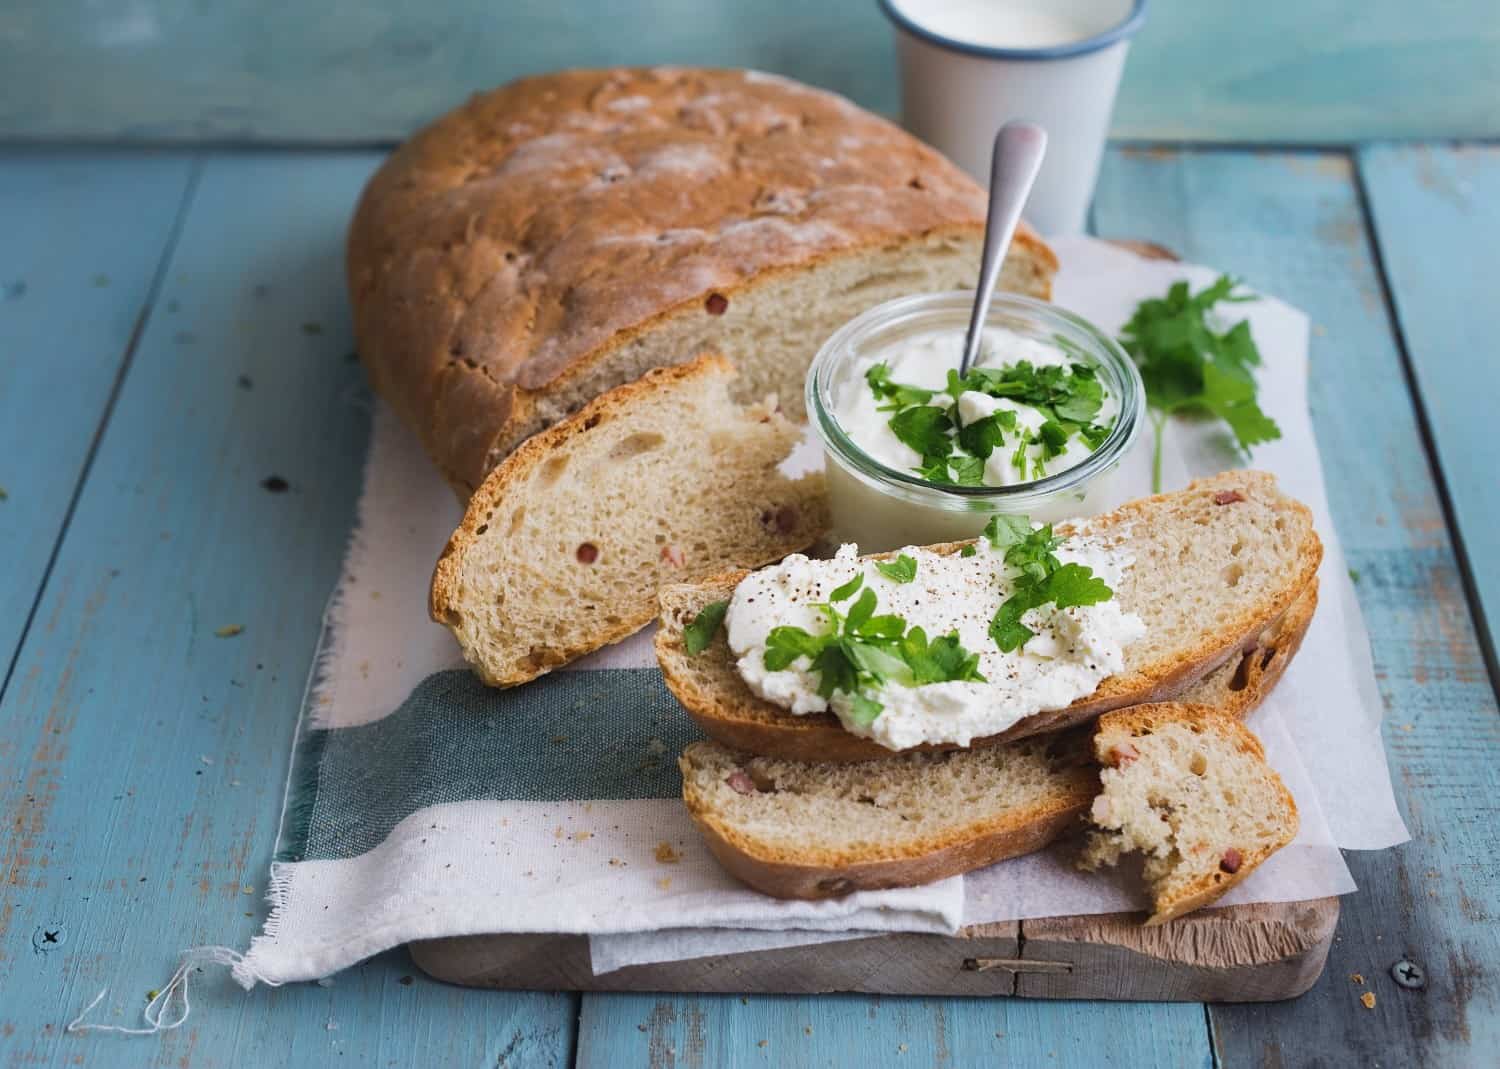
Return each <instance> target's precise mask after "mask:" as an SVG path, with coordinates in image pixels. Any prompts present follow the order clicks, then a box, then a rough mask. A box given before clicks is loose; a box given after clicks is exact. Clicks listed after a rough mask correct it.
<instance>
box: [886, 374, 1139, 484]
mask: <svg viewBox="0 0 1500 1069" xmlns="http://www.w3.org/2000/svg"><path fill="white" fill-rule="evenodd" d="M865 381H866V383H868V384H869V387H870V390H871V392H872V393H874V395H875V399H876V401H877V402H879V405H878V410H879V411H881V412H889V413H891V418H890V421H889V423H888V426H889V427H890V429H891V433H892V434H894V435H895V436H896V438H897V440H899V441H900V442H902V443H903V444H904V445H906V446H907V447H908V448H910V449H911V450H912V451H913V452H914V453H916V454H917V455H918V456H920V457H921V462H920V463H919V464H918V465H917V466H916V467H914V468H913V469H912V470H913V471H914V472H916V474H918V475H920V476H922V478H924V479H926V480H927V481H929V482H934V483H938V484H940V485H951V486H983V485H984V466H985V462H986V461H988V460H989V459H990V457H991V456H992V455H993V454H994V453H995V451H996V450H998V449H1002V448H1008V449H1010V450H1011V452H1010V463H1011V465H1012V466H1013V467H1014V468H1015V469H1016V473H1017V474H1018V475H1019V476H1020V478H1021V479H1022V480H1026V479H1039V478H1041V477H1042V476H1044V475H1046V474H1047V462H1048V461H1050V460H1054V459H1056V458H1057V457H1058V456H1061V455H1062V453H1063V452H1065V451H1066V449H1067V447H1068V442H1069V440H1070V439H1072V438H1074V437H1075V436H1076V437H1078V438H1079V439H1081V440H1082V441H1083V442H1084V443H1085V444H1086V445H1087V446H1088V447H1089V449H1090V450H1094V449H1098V448H1099V446H1100V445H1102V444H1103V443H1104V439H1105V438H1107V437H1108V436H1109V432H1110V430H1111V429H1112V426H1111V425H1104V424H1099V423H1096V422H1095V420H1096V418H1097V417H1098V415H1099V411H1100V409H1101V408H1102V407H1103V404H1104V384H1103V383H1102V382H1100V381H1099V376H1098V374H1097V373H1096V372H1095V370H1094V368H1093V367H1092V366H1091V365H1090V364H1087V363H1083V362H1081V361H1080V362H1075V363H1071V364H1069V365H1068V366H1066V367H1064V366H1061V365H1056V366H1053V365H1044V366H1041V367H1038V366H1035V365H1033V364H1032V363H1031V362H1030V361H1029V360H1021V361H1019V362H1017V363H1014V364H1010V365H1007V366H1005V367H976V368H971V369H970V370H969V373H968V374H967V375H964V376H960V375H959V374H958V372H957V371H951V370H950V371H949V372H948V384H947V386H946V387H944V388H943V389H942V390H928V389H924V388H923V387H920V386H910V385H907V384H904V383H899V382H896V381H894V380H893V379H892V378H891V369H890V365H888V364H886V363H884V362H881V363H878V364H875V365H873V366H872V367H871V368H870V369H869V370H868V371H866V372H865ZM965 393H977V394H983V395H984V396H986V397H995V398H1005V399H1007V400H1010V401H1013V402H1015V403H1017V404H1025V405H1029V406H1031V407H1032V408H1034V409H1036V410H1037V412H1038V413H1040V415H1041V416H1042V423H1041V425H1040V426H1039V427H1038V428H1037V429H1036V430H1034V431H1032V430H1028V429H1026V428H1024V427H1020V426H1018V421H1017V419H1016V413H1015V412H1014V411H1013V410H1010V409H1000V410H998V411H996V412H993V413H991V414H990V415H987V416H983V417H981V418H980V419H976V420H974V421H973V422H971V423H968V424H965V423H963V422H962V420H960V419H959V415H958V399H959V397H960V396H962V395H963V394H965ZM1033 446H1037V447H1040V456H1038V457H1035V458H1032V457H1031V456H1030V454H1029V452H1028V450H1029V449H1030V448H1031V447H1033Z"/></svg>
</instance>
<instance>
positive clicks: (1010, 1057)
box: [575, 995, 1212, 1069]
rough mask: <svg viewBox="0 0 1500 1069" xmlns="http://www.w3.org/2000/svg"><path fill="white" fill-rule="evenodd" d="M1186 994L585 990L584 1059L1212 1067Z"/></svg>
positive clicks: (621, 1063) (668, 1068)
mask: <svg viewBox="0 0 1500 1069" xmlns="http://www.w3.org/2000/svg"><path fill="white" fill-rule="evenodd" d="M1204 1033H1205V1029H1204V1027H1203V1009H1202V1007H1200V1006H1198V1005H1196V1004H1187V1003H1137V1004H1132V1003H1124V1002H1103V1003H1068V1002H1042V1001H1036V1000H1030V999H1005V998H992V999H963V998H882V997H863V996H858V995H819V996H808V995H752V996H743V995H742V996H735V995H694V996H689V997H678V998H672V997H666V996H658V995H586V996H584V1000H583V1013H582V1016H581V1017H580V1019H579V1024H578V1056H577V1061H576V1062H575V1065H576V1066H577V1067H578V1069H603V1067H609V1069H614V1067H621V1069H627V1067H631V1066H649V1067H650V1069H701V1067H711V1069H718V1067H729V1066H819V1067H823V1066H829V1067H835V1069H837V1067H843V1066H849V1067H856V1069H868V1067H871V1066H901V1065H912V1066H935V1067H943V1069H954V1067H957V1069H964V1067H968V1066H981V1065H1016V1066H1040V1065H1045V1066H1058V1067H1063V1069H1066V1067H1068V1066H1077V1067H1079V1069H1098V1067H1099V1066H1102V1065H1111V1066H1151V1067H1153V1069H1155V1067H1158V1066H1159V1067H1163V1069H1165V1067H1169V1066H1171V1067H1176V1066H1194V1067H1203V1069H1207V1067H1208V1066H1210V1065H1212V1061H1211V1056H1210V1053H1209V1050H1208V1042H1207V1038H1206V1036H1205V1034H1204Z"/></svg>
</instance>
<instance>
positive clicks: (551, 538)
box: [431, 356, 828, 686]
mask: <svg viewBox="0 0 1500 1069" xmlns="http://www.w3.org/2000/svg"><path fill="white" fill-rule="evenodd" d="M733 381H734V369H733V368H732V367H730V366H729V363H728V362H727V361H726V360H724V358H723V357H718V356H704V357H699V358H698V359H697V360H694V361H692V362H691V363H688V364H679V365H677V366H675V367H669V368H658V369H657V370H655V371H651V372H648V373H647V374H646V375H645V376H644V377H642V378H641V380H640V381H639V382H632V383H628V384H626V385H624V386H619V387H616V388H615V389H613V390H610V391H609V392H608V393H606V394H604V395H602V396H600V397H598V398H595V399H594V400H593V401H591V402H590V403H589V404H588V405H586V406H585V407H584V408H583V409H582V410H581V411H579V412H577V413H575V414H574V415H572V416H570V417H568V418H567V419H565V420H563V421H562V422H561V423H557V424H555V425H553V426H551V427H549V428H547V429H546V430H545V431H542V432H541V433H540V434H537V435H535V436H534V437H532V438H531V439H530V440H528V441H527V442H525V443H524V444H523V445H522V446H521V447H520V448H519V449H517V450H516V451H515V452H513V453H511V454H510V456H508V457H507V458H506V459H505V461H504V462H503V463H502V464H501V465H500V467H498V468H496V469H495V470H494V471H493V472H492V473H491V474H490V476H489V478H487V479H486V480H485V481H484V483H483V485H481V486H480V488H479V490H478V492H477V493H475V494H474V496H473V497H472V498H471V499H470V500H469V507H468V510H467V512H466V513H465V515H464V518H463V522H461V523H460V524H459V527H458V530H457V531H455V532H454V533H453V537H452V538H450V539H449V540H448V545H447V548H446V549H444V550H443V555H442V557H441V558H440V559H439V560H438V563H437V568H436V569H435V570H434V572H433V579H432V603H431V610H432V617H433V619H434V620H437V621H438V622H439V623H442V624H445V625H446V626H447V627H448V628H449V629H450V630H452V632H453V633H454V635H455V636H457V638H458V642H459V645H460V646H461V647H462V648H463V651H464V656H465V657H467V658H468V660H469V662H470V663H471V664H472V665H473V666H474V670H475V671H476V672H477V673H478V674H479V676H480V678H482V679H483V680H484V681H485V682H486V683H489V684H491V685H495V686H511V685H514V684H516V683H524V682H526V681H527V680H529V679H533V678H535V677H536V676H538V675H541V674H542V673H543V672H547V671H550V670H551V669H553V668H556V667H557V666H558V665H561V664H566V663H567V662H568V661H571V660H573V659H574V658H577V657H580V656H582V655H583V654H585V653H588V652H590V651H592V650H596V649H598V648H599V647H601V646H604V645H607V644H609V643H611V642H618V641H619V640H620V639H622V638H625V637H626V636H627V635H631V634H633V633H635V632H636V631H639V630H640V629H641V628H642V627H644V626H646V624H648V623H649V622H650V621H651V618H652V617H653V616H655V615H656V591H657V587H658V586H659V585H660V584H662V583H663V582H668V581H676V580H681V579H684V578H689V579H690V578H693V577H699V576H705V575H713V574H715V573H717V572H721V571H723V570H724V569H725V568H729V567H736V566H746V565H750V566H754V565H757V564H767V563H770V562H771V561H775V560H780V559H781V558H782V557H784V556H786V555H787V554H788V553H792V552H795V551H796V550H799V549H804V548H806V547H807V546H808V545H809V544H810V543H812V542H814V541H816V540H817V538H818V537H819V536H820V535H821V534H822V533H823V529H824V527H825V526H826V525H827V520H828V516H827V503H826V500H825V496H824V493H823V477H822V476H821V475H820V474H812V475H807V476H804V477H802V478H800V479H789V478H787V477H786V476H784V475H782V474H781V472H780V471H779V470H778V465H779V464H780V463H781V461H782V460H784V459H785V458H786V456H787V454H788V453H790V452H791V450H792V448H793V446H794V445H795V444H796V442H797V441H798V439H799V438H800V437H801V431H800V429H799V428H798V427H797V426H795V425H794V424H792V423H791V422H789V421H788V420H787V419H786V418H785V417H784V416H782V415H781V414H779V413H777V412H774V411H772V410H771V409H769V408H767V407H765V406H764V405H761V406H749V407H742V406H740V405H738V404H736V403H735V402H734V401H732V400H731V399H730V396H729V386H730V384H731V383H732V382H733Z"/></svg>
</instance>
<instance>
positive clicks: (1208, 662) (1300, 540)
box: [656, 471, 1323, 761]
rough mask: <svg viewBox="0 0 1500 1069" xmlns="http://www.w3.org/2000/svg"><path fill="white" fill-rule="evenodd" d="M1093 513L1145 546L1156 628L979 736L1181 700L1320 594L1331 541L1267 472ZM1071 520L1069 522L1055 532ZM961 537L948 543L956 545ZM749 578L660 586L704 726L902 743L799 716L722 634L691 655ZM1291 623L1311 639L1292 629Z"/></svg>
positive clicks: (951, 548) (821, 743) (662, 650)
mask: <svg viewBox="0 0 1500 1069" xmlns="http://www.w3.org/2000/svg"><path fill="white" fill-rule="evenodd" d="M1087 522H1088V529H1089V532H1090V534H1091V535H1092V536H1094V537H1095V538H1098V539H1100V540H1101V541H1102V542H1103V543H1104V544H1106V545H1118V546H1119V547H1121V548H1122V549H1124V550H1126V551H1127V552H1129V553H1130V554H1131V555H1132V556H1133V557H1134V561H1135V563H1134V565H1133V566H1132V567H1130V568H1129V569H1128V570H1127V571H1126V572H1125V576H1124V578H1123V581H1122V582H1121V583H1120V584H1118V585H1117V587H1116V588H1115V591H1114V595H1115V598H1116V599H1118V601H1119V602H1120V605H1121V608H1123V609H1124V610H1125V611H1127V612H1133V613H1136V614H1138V615H1139V616H1140V617H1141V619H1142V620H1143V621H1144V622H1145V624H1146V634H1145V636H1144V637H1142V638H1140V639H1138V640H1137V641H1135V642H1132V643H1130V644H1129V645H1128V646H1126V648H1125V651H1124V652H1125V670H1124V671H1123V672H1120V673H1118V674H1116V675H1113V676H1110V677H1108V678H1106V679H1105V680H1103V681H1102V682H1101V683H1100V684H1099V686H1098V688H1097V689H1096V690H1095V691H1094V693H1093V694H1091V695H1089V696H1087V697H1084V698H1080V699H1078V700H1077V701H1075V702H1074V703H1072V704H1071V705H1069V706H1067V707H1066V708H1063V709H1055V710H1050V711H1045V712H1040V713H1036V714H1035V715H1032V716H1028V717H1026V718H1025V719H1023V720H1021V721H1019V722H1017V723H1016V724H1015V725H1014V726H1013V727H1011V728H1009V729H1007V730H1006V731H1004V732H1002V733H1000V734H999V735H993V736H989V737H987V738H984V739H976V740H974V742H973V744H972V745H975V746H983V745H990V744H993V743H996V742H1005V741H1009V740H1012V739H1018V738H1023V737H1025V736H1027V735H1035V734H1039V733H1042V732H1048V731H1058V730H1062V729H1064V728H1068V727H1072V726H1074V725H1077V724H1080V723H1083V722H1085V721H1088V720H1092V719H1094V718H1095V717H1097V716H1098V715H1099V714H1100V713H1103V712H1106V711H1108V710H1111V709H1119V708H1123V707H1125V706H1128V705H1138V704H1141V703H1143V702H1152V701H1165V700H1168V699H1173V698H1176V697H1178V696H1179V695H1180V694H1181V693H1182V692H1183V691H1185V690H1187V689H1188V688H1189V687H1191V686H1193V685H1194V684H1195V683H1197V682H1198V681H1200V680H1202V679H1203V678H1204V677H1205V676H1207V675H1208V674H1209V673H1211V672H1213V671H1214V670H1215V669H1217V668H1219V667H1220V666H1222V665H1224V664H1225V663H1227V662H1230V661H1235V662H1236V663H1240V659H1241V658H1242V657H1243V653H1244V651H1247V650H1250V649H1252V648H1255V647H1257V646H1258V645H1259V644H1260V640H1261V637H1262V635H1264V634H1266V633H1267V631H1268V629H1271V631H1272V633H1274V631H1275V629H1277V628H1278V627H1279V626H1280V621H1281V620H1282V618H1283V616H1284V615H1285V614H1286V613H1287V612H1288V611H1289V610H1291V609H1292V608H1293V606H1294V605H1296V604H1298V602H1299V600H1300V599H1302V598H1304V597H1305V596H1307V595H1308V593H1309V591H1313V593H1312V595H1311V596H1312V599H1313V602H1312V604H1315V603H1316V591H1315V583H1316V575H1317V570H1318V564H1319V562H1320V561H1321V560H1322V556H1323V546H1322V543H1321V541H1320V540H1319V539H1318V535H1317V532H1316V531H1315V530H1314V529H1313V522H1312V514H1311V513H1310V512H1309V511H1308V510H1307V508H1306V507H1305V506H1303V505H1302V504H1301V503H1299V502H1297V501H1294V500H1292V499H1291V498H1289V497H1286V496H1285V495H1284V494H1282V493H1281V492H1280V491H1279V490H1278V489H1277V487H1276V480H1275V479H1274V478H1273V477H1272V476H1270V475H1267V474H1264V473H1262V472H1253V471H1230V472H1225V473H1223V474H1221V475H1216V476H1213V477H1212V478H1208V479H1200V480H1198V481H1196V482H1194V483H1192V484H1191V485H1190V486H1188V488H1187V489H1185V490H1180V491H1177V492H1175V493H1170V494H1158V495H1156V496H1154V497H1148V498H1143V499H1141V500H1139V501H1133V502H1130V503H1129V504H1126V505H1122V506H1121V507H1120V508H1118V509H1115V510H1114V511H1112V512H1108V513H1105V514H1104V515H1102V516H1098V517H1095V518H1094V519H1092V520H1089V521H1087ZM1069 530H1070V528H1069V526H1068V525H1062V526H1060V527H1059V528H1058V531H1057V533H1058V534H1060V535H1065V534H1067V533H1068V532H1069ZM960 545H961V544H960V543H953V544H950V545H948V546H946V547H937V548H938V550H939V551H940V552H942V551H947V552H955V551H957V550H958V549H959V547H960ZM741 578H743V573H736V574H731V575H725V576H719V577H716V578H713V579H709V580H705V581H703V582H701V583H698V584H693V585H689V584H678V585H674V586H669V587H666V588H664V589H663V590H662V592H661V607H662V617H661V620H662V623H661V628H660V630H658V631H657V634H656V656H657V660H658V661H659V662H660V663H661V666H662V671H663V673H664V674H665V676H666V680H667V686H668V687H670V688H671V690H672V693H673V694H674V695H676V697H677V699H678V701H680V702H681V703H682V704H683V706H684V707H685V708H686V709H687V711H688V713H689V715H691V716H692V717H693V719H694V720H695V721H696V722H697V723H698V726H699V727H701V728H702V729H703V731H704V732H705V733H707V734H708V735H709V736H710V737H711V738H714V739H717V740H718V741H720V742H722V743H724V744H725V745H727V746H730V747H733V748H735V749H738V750H745V751H748V752H751V753H758V754H764V755H766V756H771V757H785V758H789V759H792V760H799V761H861V760H865V759H868V758H871V757H881V756H885V755H888V754H889V753H891V751H890V750H887V749H884V748H883V747H882V746H881V745H880V744H879V743H877V742H874V741H872V740H870V739H866V738H862V737H860V736H857V735H853V734H850V733H849V732H847V731H845V730H844V728H843V725H841V724H840V723H839V721H838V719H837V718H836V717H835V716H833V715H832V714H831V713H816V714H812V715H807V716H797V715H794V714H792V713H790V712H788V711H787V710H786V709H783V708H782V707H780V706H778V705H774V704H772V703H770V702H768V701H765V700H764V699H762V698H760V697H758V696H757V695H756V694H755V693H754V692H752V691H751V690H750V688H749V687H748V686H746V685H745V682H744V680H743V679H741V678H740V675H739V671H738V669H737V668H736V666H735V658H734V655H733V653H732V652H731V651H730V649H729V645H728V643H727V642H726V641H725V638H724V635H723V634H722V632H721V633H720V634H719V635H718V636H716V637H715V639H714V641H713V642H712V643H711V644H710V645H709V646H708V648H707V649H705V650H703V651H702V653H700V654H697V655H690V654H688V652H687V650H686V647H685V646H684V643H683V629H684V628H685V627H686V626H687V625H688V623H689V622H691V621H692V620H693V619H694V617H696V616H697V614H698V612H699V611H700V610H702V609H703V607H704V606H705V605H708V604H710V603H712V602H716V601H721V600H724V599H726V598H729V597H730V596H731V595H732V594H733V592H734V588H735V586H736V585H738V583H739V581H740V579H741ZM1312 604H1309V605H1308V607H1307V609H1306V612H1307V614H1308V615H1309V616H1310V614H1311V611H1312ZM1294 622H1295V621H1294ZM1305 626H1306V625H1305V623H1303V624H1302V629H1303V630H1305ZM1291 633H1292V634H1296V635H1297V641H1300V640H1301V639H1300V632H1298V631H1296V630H1295V628H1294V630H1293V631H1292V632H1291ZM1263 656H1264V655H1263ZM1273 659H1274V657H1273ZM1270 665H1271V661H1267V663H1266V664H1265V665H1262V666H1261V669H1262V670H1263V669H1266V668H1269V667H1270ZM1246 670H1247V673H1248V672H1249V671H1251V668H1250V667H1247V669H1246ZM1232 683H1233V677H1231V678H1230V680H1229V682H1228V683H1226V684H1224V686H1225V688H1226V689H1227V690H1230V691H1231V692H1232V687H1231V686H1230V684H1232ZM929 748H930V747H929ZM949 748H951V747H949Z"/></svg>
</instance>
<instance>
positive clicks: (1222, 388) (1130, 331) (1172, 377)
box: [1120, 275, 1281, 491]
mask: <svg viewBox="0 0 1500 1069" xmlns="http://www.w3.org/2000/svg"><path fill="white" fill-rule="evenodd" d="M1237 285H1238V283H1237V282H1236V281H1235V280H1234V279H1233V278H1230V277H1229V276H1228V275H1221V276H1220V277H1219V278H1218V279H1217V280H1216V281H1215V282H1214V283H1213V284H1212V285H1210V286H1207V287H1205V288H1204V289H1203V290H1201V291H1199V292H1198V293H1193V292H1191V290H1190V288H1189V286H1188V284H1187V283H1186V282H1176V283H1173V284H1172V286H1171V287H1170V288H1168V290H1167V293H1166V296H1165V297H1156V298H1151V299H1149V300H1145V301H1142V302H1141V303H1140V304H1139V305H1138V306H1137V307H1136V310H1135V314H1134V315H1133V316H1131V318H1130V322H1128V323H1126V324H1125V327H1124V329H1123V330H1122V331H1121V332H1120V344H1121V345H1123V346H1124V347H1125V351H1126V352H1128V353H1129V354H1130V356H1131V358H1132V359H1134V360H1135V362H1136V365H1137V366H1138V367H1139V368H1140V370H1141V381H1142V382H1144V383H1145V385H1146V402H1147V404H1148V405H1149V406H1150V408H1151V410H1152V412H1151V420H1152V429H1153V434H1154V438H1155V443H1156V447H1155V454H1154V459H1153V461H1152V467H1151V485H1152V489H1153V490H1157V491H1159V490H1160V489H1161V450H1162V434H1163V431H1164V430H1165V428H1166V423H1167V418H1168V417H1169V416H1170V415H1172V414H1173V413H1174V412H1190V411H1199V412H1207V413H1208V414H1210V415H1213V416H1215V417H1217V418H1218V419H1221V420H1223V421H1224V422H1225V423H1227V424H1228V425H1229V429H1230V430H1231V431H1232V432H1233V433H1234V437H1235V441H1236V442H1237V443H1238V445H1239V447H1240V448H1241V449H1242V450H1245V451H1247V452H1248V451H1249V450H1250V448H1251V447H1252V446H1255V445H1259V444H1260V443H1261V442H1268V441H1272V440H1274V439H1276V438H1280V437H1281V429H1280V428H1279V427H1277V426H1276V423H1275V421H1274V420H1272V419H1271V418H1270V417H1269V416H1267V415H1266V414H1265V413H1264V412H1262V411H1261V409H1260V406H1259V404H1258V403H1257V401H1256V385H1255V376H1254V372H1253V369H1254V368H1256V367H1258V366H1260V364H1261V354H1260V350H1259V349H1258V348H1257V347H1256V344H1255V339H1254V338H1253V337H1252V336H1251V333H1250V324H1249V322H1248V321H1247V320H1241V321H1240V322H1238V323H1236V324H1235V325H1234V326H1232V327H1231V328H1229V329H1228V330H1227V331H1224V332H1222V333H1220V332H1218V331H1216V330H1214V329H1213V327H1212V326H1211V325H1210V324H1209V319H1208V316H1209V313H1210V312H1211V311H1212V310H1213V308H1214V307H1215V306H1216V305H1218V304H1219V303H1220V302H1228V303H1238V302H1241V301H1249V300H1254V299H1255V298H1254V297H1252V296H1249V295H1245V296H1237V295H1236V294H1235V292H1234V290H1235V287H1236V286H1237Z"/></svg>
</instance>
